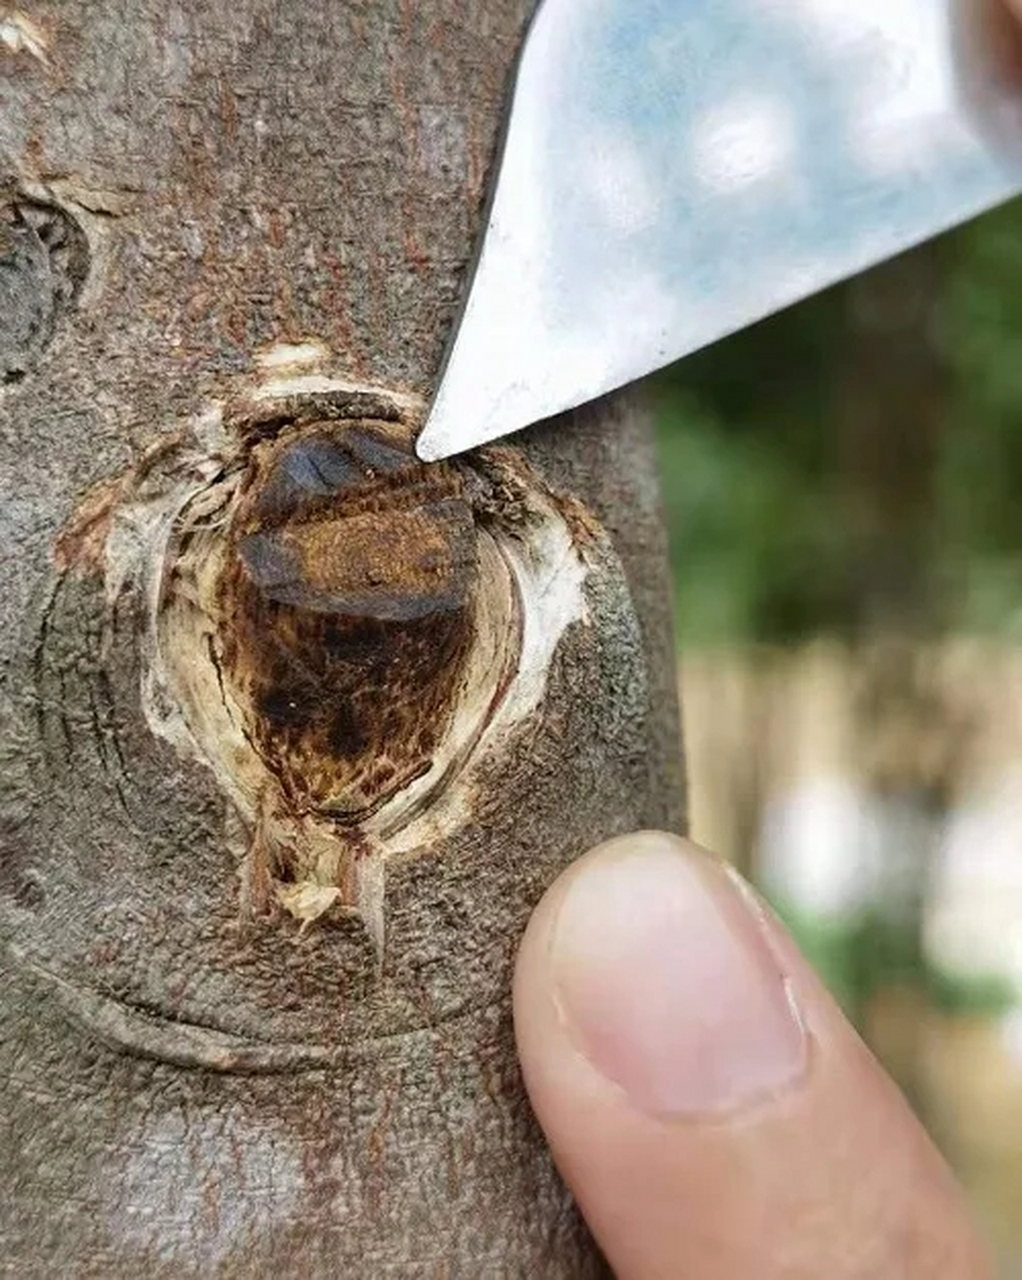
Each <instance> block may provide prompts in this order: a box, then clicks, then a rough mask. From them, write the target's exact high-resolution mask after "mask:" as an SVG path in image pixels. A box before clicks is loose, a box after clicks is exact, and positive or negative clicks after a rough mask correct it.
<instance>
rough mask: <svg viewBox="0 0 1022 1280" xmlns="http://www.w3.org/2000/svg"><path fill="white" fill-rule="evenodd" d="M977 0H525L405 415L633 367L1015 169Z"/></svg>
mask: <svg viewBox="0 0 1022 1280" xmlns="http://www.w3.org/2000/svg"><path fill="white" fill-rule="evenodd" d="M1006 12H1007V11H1006V10H1005V12H1004V15H1002V14H1001V12H1000V10H999V9H998V8H997V7H996V6H995V5H994V4H992V3H990V0H971V2H970V3H968V4H967V3H966V2H965V0H855V2H854V3H850V2H849V0H543V3H542V4H541V5H540V7H539V9H538V11H537V13H536V16H535V17H534V19H533V21H532V23H531V25H530V27H529V29H528V32H527V35H526V39H525V42H524V46H523V50H522V54H521V58H520V61H519V65H518V70H517V75H516V77H515V82H514V87H513V92H512V95H511V102H510V114H509V117H508V120H507V124H506V130H505V136H504V142H503V146H502V149H501V151H500V154H499V157H498V162H497V166H496V178H495V185H494V187H493V189H492V192H491V200H490V205H489V208H488V212H487V215H486V219H485V229H484V233H483V236H482V239H481V244H480V247H479V251H478V256H477V259H476V262H475V266H474V270H473V271H472V273H471V277H470V282H469V285H468V288H467V291H466V296H465V298H464V301H463V306H462V311H461V315H460V317H459V319H458V320H457V322H456V324H455V327H454V331H453V336H452V340H451V342H450V344H449V347H448V351H447V355H446V358H445V361H444V365H443V369H442V373H441V377H440V381H439V385H438V388H437V391H436V395H435V398H434V400H433V403H432V406H431V408H430V412H429V415H428V417H427V420H426V423H425V426H424V428H423V430H422V432H421V434H420V436H419V440H418V444H417V449H418V452H419V455H420V457H422V458H423V459H425V460H433V459H438V458H442V457H447V456H449V455H451V454H454V453H458V452H460V451H462V450H465V449H469V448H471V447H473V446H475V445H478V444H481V443H483V442H485V441H487V440H492V439H495V438H497V437H500V436H504V435H507V434H509V433H510V432H513V431H516V430H518V429H519V428H522V427H525V426H527V425H529V424H530V423H533V422H536V421H539V420H540V419H543V418H547V417H550V416H552V415H554V414H557V413H560V412H562V411H563V410H565V409H568V408H572V407H574V406H575V405H578V404H582V403H584V402H585V401H588V400H591V399H593V398H595V397H596V396H598V395H600V394H602V393H604V392H606V391H609V390H612V389H614V388H616V387H619V386H622V385H624V384H625V383H628V382H631V381H633V380H634V379H636V378H638V377H641V376H642V375H644V374H646V373H649V372H652V371H653V370H655V369H657V368H660V367H662V366H663V365H665V364H669V363H670V362H672V361H674V360H676V359H678V358H680V357H681V356H683V355H686V354H687V353H689V352H691V351H694V350H696V349H698V348H699V347H703V346H705V345H707V344H709V343H711V342H713V341H715V340H716V339H718V338H721V337H723V336H724V335H726V334H728V333H731V332H733V331H735V330H737V329H740V328H743V327H744V326H746V325H748V324H750V323H751V322H753V321H755V320H757V319H760V318H762V317H763V316H766V315H768V314H770V313H771V312H773V311H777V310H779V309H781V308H783V307H785V306H787V305H789V304H790V303H793V302H796V301H798V300H799V299H801V298H803V297H806V296H808V295H809V294H811V293H814V292H816V291H818V290H820V289H822V288H824V287H826V286H827V285H830V284H833V283H835V282H836V281H838V280H841V279H843V278H845V277H847V276H850V275H853V274H854V273H856V272H858V271H860V270H862V269H863V268H865V267H867V266H870V265H871V264H873V263H876V262H879V261H881V260H882V259H884V258H887V257H890V256H892V255H893V254H895V253H898V252H899V251H901V250H903V249H906V248H908V247H910V246H911V245H913V244H916V243H919V242H920V241H922V240H925V239H928V238H929V237H931V236H933V235H936V234H938V233H939V232H941V231H943V230H946V229H947V228H950V227H952V226H954V225H956V224H957V223H960V222H963V221H965V220H967V219H968V218H971V217H973V216H975V215H976V214H979V213H981V212H982V211H984V210H986V209H989V208H991V207H993V206H994V205H996V204H999V203H1001V202H1003V201H1005V200H1007V199H1009V198H1010V197H1012V196H1014V195H1016V194H1018V193H1019V192H1020V191H1022V88H1020V85H1022V76H1020V74H1019V71H1020V68H1022V55H1020V52H1019V51H1020V48H1022V44H1020V42H1019V40H1018V38H1017V36H1016V33H1015V28H1014V27H1013V26H1012V25H1011V23H1010V21H1009V20H1008V19H1007V17H1006Z"/></svg>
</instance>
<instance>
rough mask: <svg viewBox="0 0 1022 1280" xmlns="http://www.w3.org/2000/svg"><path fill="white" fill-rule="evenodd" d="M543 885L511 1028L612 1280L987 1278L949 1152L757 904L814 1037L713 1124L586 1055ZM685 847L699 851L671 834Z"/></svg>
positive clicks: (538, 1108)
mask: <svg viewBox="0 0 1022 1280" xmlns="http://www.w3.org/2000/svg"><path fill="white" fill-rule="evenodd" d="M629 839H633V838H631V837H630V838H626V839H624V840H622V841H614V842H611V843H610V844H609V845H607V846H602V847H601V848H600V849H598V850H594V851H593V852H592V853H591V854H589V855H587V856H586V857H585V858H583V859H581V860H580V861H579V862H578V863H576V864H575V865H574V866H573V867H572V868H570V869H569V870H568V871H567V872H566V873H565V875H564V876H562V877H561V879H560V880H559V881H558V882H557V884H556V885H555V886H554V887H553V888H552V889H551V890H550V892H549V893H548V894H547V896H546V897H545V898H544V900H543V902H542V903H541V904H540V906H539V907H538V909H537V911H536V913H535V915H534V916H533V919H532V921H531V923H530V925H529V928H528V930H527V933H526V935H525V938H524V939H523V943H522V946H521V950H520V953H519V960H518V966H517V972H516V976H515V1025H516V1034H517V1036H518V1044H519V1054H520V1058H521V1064H522V1070H523V1074H524V1077H525V1081H526V1085H527V1088H528V1091H529V1095H530V1098H531V1100H532V1104H533V1108H534V1110H535V1112H536V1115H537V1117H538V1119H539V1121H540V1124H541V1125H542V1126H543V1129H544V1131H545V1133H546V1136H547V1139H548V1141H549V1143H550V1146H551V1150H552V1152H553V1155H554V1158H555V1160H556V1162H557V1164H558V1167H559V1168H560V1170H561V1173H562V1174H563V1176H564V1178H565V1180H566V1181H567V1183H568V1184H569V1186H570V1187H571V1188H572V1191H573V1193H574V1195H575V1197H576V1199H577V1200H578V1202H579V1205H580V1207H581V1209H582V1212H583V1214H584V1215H585V1217H586V1219H587V1220H588V1222H589V1225H590V1227H591V1228H592V1230H593V1232H594V1234H595V1235H596V1237H597V1239H598V1240H599V1242H600V1245H601V1247H602V1248H603V1250H604V1252H605V1254H606V1256H607V1258H608V1261H609V1262H610V1264H611V1266H612V1267H613V1268H614V1270H615V1273H616V1274H617V1275H618V1276H619V1277H621V1280H652V1278H653V1277H672V1278H675V1280H676V1278H677V1277H689V1276H691V1277H693V1278H694V1280H695V1278H697V1280H748V1278H749V1277H756V1278H757V1280H780V1278H781V1277H784V1280H803V1278H804V1280H809V1278H810V1277H812V1278H813V1280H816V1278H817V1277H821V1276H826V1277H829V1278H830V1280H851V1278H852V1277H855V1278H856V1280H858V1278H860V1277H861V1278H862V1280H865V1278H866V1277H869V1278H870V1280H876V1278H877V1277H883V1278H884V1280H886V1278H888V1277H890V1278H892V1280H894V1278H898V1280H901V1278H904V1280H924V1278H925V1280H986V1278H987V1277H992V1276H993V1270H992V1266H991V1263H990V1261H989V1259H988V1257H987V1254H986V1251H985V1248H984V1246H983V1244H982V1242H981V1240H980V1238H979V1236H978V1233H977V1232H976V1231H975V1229H974V1227H973V1226H972V1224H971V1222H970V1219H969V1215H968V1211H967V1209H966V1207H965V1204H964V1201H963V1197H962V1195H961V1192H960V1191H959V1189H958V1187H957V1185H956V1184H955V1182H954V1179H953V1178H952V1176H951V1174H950V1172H949V1171H948V1169H947V1166H946V1165H945V1163H944V1161H943V1160H942V1158H941V1157H940V1155H939V1154H938V1153H937V1151H936V1150H935V1148H934V1147H933V1145H932V1143H931V1142H930V1140H929V1138H928V1137H927V1135H926V1134H925V1132H924V1131H923V1129H922V1127H921V1126H920V1125H919V1123H918V1122H917V1121H916V1119H915V1118H914V1116H913V1115H912V1113H911V1111H910V1110H909V1108H908V1106H907V1104H906V1103H905V1101H904V1100H903V1098H902V1097H901V1095H900V1093H899V1092H898V1091H897V1089H896V1088H895V1087H894V1086H893V1085H892V1084H891V1083H890V1081H889V1080H888V1079H887V1078H886V1077H885V1075H884V1073H883V1072H882V1071H881V1069H880V1068H879V1066H878V1065H877V1063H876V1061H875V1060H874V1058H873V1057H872V1055H871V1054H870V1053H869V1051H868V1050H867V1048H866V1047H865V1045H864V1044H863V1043H862V1041H861V1040H860V1039H859V1038H858V1036H857V1035H856V1034H855V1033H854V1031H853V1030H852V1029H851V1028H850V1026H849V1025H848V1023H847V1022H846V1021H845V1019H844V1017H843V1015H842V1014H841V1012H840V1010H839V1009H838V1008H837V1006H836V1005H835V1003H834V1002H833V1001H832V1000H831V998H830V997H829V996H828V995H827V993H826V992H825V990H824V989H823V987H822V985H821V984H820V983H819V981H818V980H817V978H816V977H815V975H814V974H813V972H812V970H811V969H810V967H809V966H808V964H807V963H806V962H805V961H804V960H803V959H802V957H801V956H800V955H799V953H798V951H797V949H796V948H795V946H794V943H792V942H791V940H790V938H789V937H788V936H787V935H786V934H785V933H784V931H783V929H782V928H781V926H780V925H779V924H778V923H777V921H776V920H775V919H774V918H773V917H772V916H770V914H769V912H765V916H764V922H765V928H766V930H767V934H768V938H769V941H770V944H771V946H772V947H774V948H775V950H776V954H777V955H778V957H779V959H780V961H781V964H782V967H783V968H784V969H785V971H786V972H787V974H788V977H789V980H790V982H791V984H792V989H793V993H794V995H795V998H796V1001H797V1003H798V1004H799V1006H800V1009H801V1011H802V1015H803V1018H804V1021H805V1024H806V1029H807V1032H808V1035H809V1039H810V1054H809V1065H808V1069H807V1072H806V1074H805V1076H804V1077H803V1079H802V1080H801V1081H800V1082H799V1083H798V1084H797V1085H794V1086H791V1087H789V1088H788V1089H787V1090H786V1091H785V1092H784V1093H782V1094H781V1095H780V1096H777V1097H774V1098H772V1099H769V1100H767V1101H762V1102H760V1103H758V1104H757V1105H756V1106H755V1107H754V1108H753V1109H752V1110H749V1111H746V1112H738V1113H736V1114H732V1115H731V1116H730V1117H726V1118H717V1117H715V1118H712V1119H706V1120H700V1119H698V1118H696V1119H693V1118H684V1119H678V1120H671V1119H661V1118H657V1117H655V1116H651V1115H649V1114H646V1113H642V1112H639V1111H637V1110H636V1109H635V1108H634V1107H633V1106H632V1104H631V1103H630V1102H629V1100H628V1098H627V1097H626V1096H625V1094H624V1093H623V1092H622V1091H621V1090H620V1089H619V1088H618V1086H616V1085H615V1084H612V1083H611V1082H610V1081H608V1080H607V1079H605V1078H604V1077H603V1076H602V1075H600V1074H599V1073H598V1072H597V1071H596V1070H595V1068H594V1067H593V1066H592V1065H591V1064H590V1063H589V1062H588V1061H587V1060H586V1059H585V1057H583V1056H582V1054H581V1053H580V1051H579V1050H578V1048H577V1047H576V1045H575V1043H574V1042H573V1041H572V1039H571V1038H570V1036H569V1034H568V1033H567V1031H566V1028H565V1027H564V1025H563V1021H562V1016H561V1014H560V1013H559V1011H558V1008H557V1005H556V1003H555V1001H554V998H553V994H552V992H551V986H550V982H549V979H548V972H549V968H548V966H549V961H548V956H549V950H550V939H551V926H552V924H553V921H554V918H555V915H556V911H557V906H558V903H559V900H560V898H561V897H562V896H563V894H564V892H565V890H566V888H567V886H568V884H569V883H570V881H571V879H572V878H573V877H574V876H577V875H583V874H585V870H586V866H587V863H588V862H589V861H590V860H591V859H593V858H598V857H613V856H614V854H615V847H618V848H620V849H621V850H622V851H624V850H626V849H627V848H628V841H629ZM680 843H681V846H682V847H683V848H684V849H685V856H688V857H696V858H703V857H707V856H708V855H706V854H704V853H703V852H702V851H698V850H696V849H695V847H694V846H691V845H687V844H685V843H684V842H680Z"/></svg>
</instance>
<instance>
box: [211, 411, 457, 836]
mask: <svg viewBox="0 0 1022 1280" xmlns="http://www.w3.org/2000/svg"><path fill="white" fill-rule="evenodd" d="M477 576H478V568H477V552H476V531H475V527H474V523H473V513H472V508H471V506H470V503H469V502H468V500H467V499H466V497H465V494H464V492H463V480H462V478H461V473H460V472H459V471H458V470H457V468H456V467H455V466H453V465H445V464H440V465H431V466H428V467H427V466H424V465H423V464H422V463H420V462H419V461H418V459H417V458H416V457H415V456H414V454H413V452H412V451H411V446H410V444H406V443H405V442H404V441H403V440H402V439H401V438H400V437H399V436H397V435H396V434H388V432H387V430H386V426H385V424H382V423H380V424H376V425H373V424H368V423H359V424H351V425H348V426H341V425H338V424H334V423H323V422H320V423H316V424H312V425H309V426H306V427H304V428H302V429H300V430H299V431H298V432H297V433H295V432H292V433H290V434H287V435H282V436H281V437H280V438H278V439H276V440H262V441H260V442H258V443H257V444H256V445H255V446H254V447H253V448H252V452H251V458H250V464H249V469H248V475H247V478H246V481H245V483H244V488H243V491H242V494H241V497H240V500H239V503H238V506H237V508H236V511H235V514H234V517H233V520H232V522H231V528H230V532H229V539H228V552H227V557H226V562H225V568H224V570H223V574H222V578H221V584H220V598H221V613H222V617H223V620H224V644H223V665H224V667H225V674H226V676H227V678H228V679H229V680H230V682H231V684H232V686H233V687H234V689H235V690H236V691H237V693H238V694H239V696H240V700H241V703H242V706H243V707H244V708H245V714H246V717H247V723H246V725H245V730H246V733H247V734H248V736H249V738H250V741H251V742H252V745H253V746H254V748H255V750H256V751H257V752H258V753H259V755H260V757H261V758H262V760H263V762H264V764H265V765H266V767H267V768H268V769H270V770H271V771H272V772H273V773H274V774H275V775H276V777H277V778H278V780H279V782H280V784H281V787H282V790H283V793H284V795H285V796H286V798H287V800H288V802H289V803H290V805H292V806H293V807H294V808H295V809H296V810H297V811H298V812H315V813H321V814H324V815H329V816H330V817H332V818H333V819H335V820H337V821H340V822H343V823H354V822H358V821H361V820H363V819H365V818H366V817H367V816H368V815H369V814H371V813H372V812H374V811H375V810H376V809H378V808H379V807H380V805H382V804H383V803H385V802H386V800H387V799H389V798H390V797H391V796H392V795H394V794H395V793H396V792H397V791H398V790H400V789H401V788H403V787H406V786H407V785H408V784H409V783H410V782H412V781H413V780H414V779H415V778H417V777H419V776H421V775H422V774H424V773H426V772H427V771H428V770H429V768H430V766H431V764H432V762H433V753H434V750H435V748H436V746H437V743H438V741H439V740H440V738H441V736H442V734H443V733H444V731H445V729H446V727H447V725H448V723H449V721H450V718H451V715H452V713H453V709H454V706H455V704H456V701H457V695H458V692H459V689H460V687H461V683H462V680H463V676H464V670H465V664H466V660H467V657H468V654H469V652H470V649H471V645H472V642H473V638H474V625H475V624H474V593H475V589H476V585H477Z"/></svg>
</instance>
